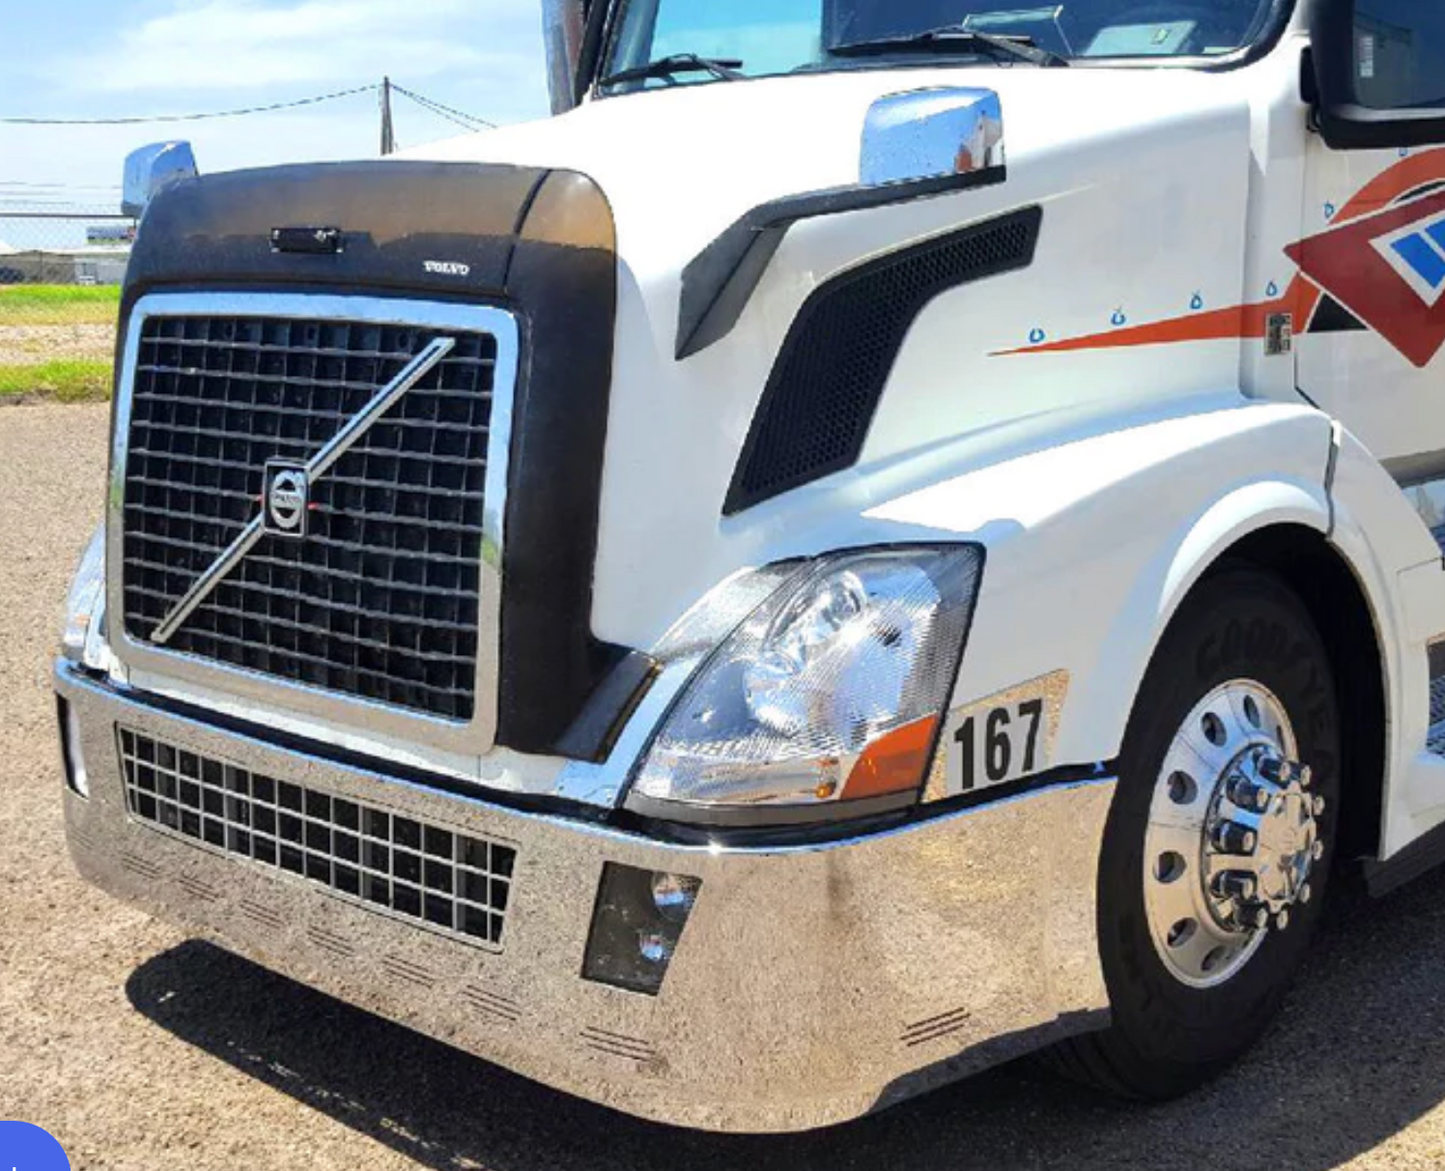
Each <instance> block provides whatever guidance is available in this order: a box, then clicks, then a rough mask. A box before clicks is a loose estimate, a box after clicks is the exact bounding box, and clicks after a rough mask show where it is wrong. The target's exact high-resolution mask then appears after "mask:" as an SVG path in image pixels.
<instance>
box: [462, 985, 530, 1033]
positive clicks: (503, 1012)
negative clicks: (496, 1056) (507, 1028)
mask: <svg viewBox="0 0 1445 1171" xmlns="http://www.w3.org/2000/svg"><path fill="white" fill-rule="evenodd" d="M461 996H462V1000H464V1001H465V1002H466V1003H467V1004H468V1005H469V1006H470V1007H471V1008H473V1009H475V1010H476V1011H477V1012H479V1013H482V1014H483V1015H484V1016H490V1017H495V1018H496V1019H497V1020H499V1021H503V1022H505V1023H506V1024H509V1025H514V1024H516V1023H517V1022H518V1021H520V1020H521V1019H522V1009H521V1006H520V1005H519V1004H518V1003H517V1002H516V1001H515V1000H512V999H511V998H509V997H506V996H503V995H502V994H501V993H499V992H493V991H492V990H491V989H489V988H483V987H481V986H480V985H477V984H468V985H466V986H465V987H463V988H462V993H461Z"/></svg>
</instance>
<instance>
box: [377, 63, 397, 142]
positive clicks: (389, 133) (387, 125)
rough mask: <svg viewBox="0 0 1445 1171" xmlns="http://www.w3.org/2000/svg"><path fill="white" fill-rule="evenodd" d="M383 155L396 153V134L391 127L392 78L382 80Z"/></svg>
mask: <svg viewBox="0 0 1445 1171" xmlns="http://www.w3.org/2000/svg"><path fill="white" fill-rule="evenodd" d="M381 153H382V154H384V155H389V154H395V153H396V134H395V133H394V132H393V130H392V125H391V78H389V77H383V78H382V79H381Z"/></svg>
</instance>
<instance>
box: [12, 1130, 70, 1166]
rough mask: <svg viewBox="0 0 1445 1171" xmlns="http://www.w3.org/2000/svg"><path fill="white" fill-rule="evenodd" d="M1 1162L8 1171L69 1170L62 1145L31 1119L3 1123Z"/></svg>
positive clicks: (68, 1161) (68, 1162) (68, 1163)
mask: <svg viewBox="0 0 1445 1171" xmlns="http://www.w3.org/2000/svg"><path fill="white" fill-rule="evenodd" d="M0 1165H3V1166H4V1167H5V1168H6V1171H9V1169H10V1168H11V1167H13V1168H15V1171H70V1160H69V1159H68V1158H66V1155H65V1151H64V1150H63V1149H62V1147H61V1145H60V1144H59V1143H58V1142H56V1141H55V1139H54V1137H52V1136H51V1135H50V1134H48V1133H46V1132H45V1131H43V1130H41V1129H40V1127H38V1126H31V1125H30V1123H28V1122H0Z"/></svg>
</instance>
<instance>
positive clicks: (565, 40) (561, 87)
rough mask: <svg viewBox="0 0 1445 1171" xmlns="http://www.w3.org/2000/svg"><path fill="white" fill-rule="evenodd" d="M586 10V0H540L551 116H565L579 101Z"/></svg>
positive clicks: (585, 34) (585, 32)
mask: <svg viewBox="0 0 1445 1171" xmlns="http://www.w3.org/2000/svg"><path fill="white" fill-rule="evenodd" d="M596 2H598V3H600V2H601V0H596ZM587 10H588V4H587V0H542V39H543V41H544V43H545V45H546V49H547V88H548V90H549V91H550V92H551V94H552V113H554V114H565V113H566V112H567V111H568V110H570V109H572V108H573V107H575V106H576V105H577V102H578V92H577V75H578V73H579V71H580V68H581V62H582V46H583V43H584V42H585V41H586V39H587Z"/></svg>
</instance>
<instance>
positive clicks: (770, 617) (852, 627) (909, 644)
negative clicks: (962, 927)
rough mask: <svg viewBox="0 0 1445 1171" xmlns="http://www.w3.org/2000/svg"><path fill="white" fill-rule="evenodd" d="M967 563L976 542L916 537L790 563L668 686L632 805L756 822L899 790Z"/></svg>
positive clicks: (971, 585) (963, 619) (926, 745)
mask: <svg viewBox="0 0 1445 1171" xmlns="http://www.w3.org/2000/svg"><path fill="white" fill-rule="evenodd" d="M982 561H983V554H982V551H981V550H980V549H979V548H978V547H976V546H972V545H962V546H958V545H955V546H946V547H943V546H928V547H910V548H899V549H887V550H880V551H876V552H862V553H845V554H838V555H835V556H832V557H828V558H825V559H822V560H821V561H816V562H812V563H809V564H807V565H805V566H803V567H802V568H800V569H797V570H795V571H794V572H793V573H792V574H791V575H790V576H789V577H788V578H787V579H786V581H785V584H783V585H782V586H781V587H780V588H778V589H777V590H776V591H775V592H773V593H772V594H771V595H770V596H769V597H768V598H767V599H766V600H765V601H764V602H763V603H762V604H761V605H760V606H758V607H757V608H756V609H755V610H754V611H753V612H752V613H751V615H750V616H748V617H747V618H746V619H744V620H743V621H742V623H741V625H739V626H738V627H737V628H736V629H735V630H734V631H733V632H732V634H731V635H730V636H729V637H727V638H726V639H725V640H724V641H723V643H722V644H721V645H720V646H719V647H718V648H717V649H716V650H715V651H714V652H713V653H712V654H711V655H710V656H709V657H708V658H707V660H706V661H705V662H704V663H703V665H702V666H701V667H700V668H699V669H698V672H697V674H696V675H695V676H694V678H693V679H692V680H691V681H690V682H689V683H688V685H687V686H686V687H685V688H684V689H683V692H682V694H681V695H680V697H679V699H678V701H677V703H676V704H675V705H674V706H673V708H672V710H671V711H670V712H669V714H668V716H667V717H666V719H665V720H664V721H663V724H662V727H661V728H660V730H659V731H658V734H657V736H656V737H655V738H654V740H653V743H652V745H651V747H650V749H649V750H648V752H647V754H646V756H645V758H644V760H643V761H642V763H641V765H640V766H639V768H638V771H637V774H636V777H635V779H634V781H633V787H632V792H631V795H630V797H629V802H630V804H631V806H632V808H634V809H637V810H639V811H641V812H646V813H651V814H657V815H663V816H670V817H677V818H684V819H685V818H689V817H691V818H695V819H700V820H709V819H713V820H728V818H727V817H722V818H718V817H717V816H716V815H717V814H718V813H724V814H726V813H728V812H731V813H732V814H733V815H734V816H736V814H737V812H738V810H739V809H741V808H752V809H754V810H755V811H756V816H754V817H753V818H752V819H751V820H754V821H762V822H765V821H767V820H768V819H769V818H770V817H779V818H780V819H785V820H796V819H798V817H799V816H802V817H804V818H807V817H808V816H809V812H808V811H810V810H811V811H812V814H813V815H815V816H819V817H826V816H828V815H829V813H830V812H831V813H842V812H843V810H841V809H837V808H832V809H831V810H830V808H829V807H836V806H837V805H839V804H841V803H849V802H856V801H864V800H869V799H873V800H872V802H871V804H870V807H877V806H878V805H880V804H881V805H888V804H895V805H896V804H901V803H904V802H906V801H907V800H910V799H912V798H913V797H914V796H915V795H916V793H917V791H918V789H919V787H920V785H921V783H922V781H923V779H924V775H925V773H926V772H927V770H928V767H929V764H930V762H931V760H932V756H933V751H934V747H935V744H936V742H937V738H938V729H939V726H940V723H941V720H942V717H943V710H944V707H945V705H946V704H947V702H948V698H949V695H950V693H951V692H952V689H953V684H954V679H955V677H956V675H957V673H958V664H959V658H960V655H961V654H962V649H963V639H964V635H965V633H966V631H967V629H968V623H969V618H970V616H971V614H972V611H973V604H974V599H975V598H976V596H977V593H978V581H979V573H980V570H981V568H982ZM879 799H887V800H882V801H880V800H879ZM657 803H667V806H668V807H667V808H659V807H658V805H657ZM759 807H761V808H759ZM852 811H853V810H849V812H852ZM789 815H791V816H789Z"/></svg>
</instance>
